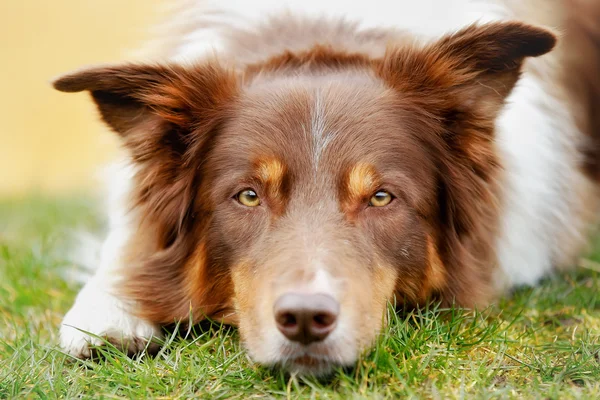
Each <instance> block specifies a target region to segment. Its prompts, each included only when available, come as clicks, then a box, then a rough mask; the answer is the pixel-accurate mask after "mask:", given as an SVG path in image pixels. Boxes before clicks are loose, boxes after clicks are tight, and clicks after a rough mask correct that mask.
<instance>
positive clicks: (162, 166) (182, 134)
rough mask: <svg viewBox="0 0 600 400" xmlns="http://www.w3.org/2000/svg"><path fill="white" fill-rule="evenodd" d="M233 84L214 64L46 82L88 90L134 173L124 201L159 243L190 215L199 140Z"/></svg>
mask: <svg viewBox="0 0 600 400" xmlns="http://www.w3.org/2000/svg"><path fill="white" fill-rule="evenodd" d="M237 85H238V84H237V78H236V76H235V75H234V73H233V72H231V71H227V70H225V69H223V68H221V67H220V66H219V65H217V64H216V63H214V62H208V63H205V64H201V65H195V66H181V65H166V66H165V65H163V66H161V65H144V64H126V65H118V66H108V67H96V68H90V69H85V70H82V71H78V72H74V73H71V74H68V75H65V76H63V77H61V78H58V79H57V80H56V81H55V82H54V87H55V88H56V89H58V90H60V91H63V92H81V91H89V92H90V93H91V95H92V97H93V99H94V101H95V102H96V105H97V106H98V109H99V111H100V114H101V115H102V118H103V119H104V121H105V122H106V123H107V124H108V125H109V126H110V127H111V128H112V129H113V130H115V131H116V132H117V133H118V134H119V135H120V136H121V137H122V139H123V142H124V145H125V148H127V149H128V150H129V153H130V156H131V161H132V162H133V163H134V164H135V165H136V170H137V173H136V177H135V180H136V184H135V185H134V192H133V193H132V199H133V201H134V202H135V203H136V204H137V205H138V206H139V207H141V210H142V214H144V215H145V217H146V218H145V220H147V221H150V222H152V223H153V224H154V225H155V226H154V227H153V230H154V231H156V232H158V236H159V243H160V245H161V246H162V247H167V246H170V245H171V244H173V243H174V241H175V240H176V239H177V233H178V232H181V231H182V230H183V229H184V223H185V222H186V221H188V220H191V219H189V218H186V216H187V215H189V213H190V212H192V211H191V209H192V205H193V202H194V196H195V192H194V182H195V180H196V179H200V177H199V175H198V165H199V164H200V163H201V160H202V155H203V152H204V151H205V148H206V146H205V143H206V142H207V141H209V140H210V138H211V137H212V134H213V132H214V131H215V130H216V129H217V127H218V125H219V124H220V122H221V121H222V120H223V119H224V118H225V116H226V114H227V112H226V108H227V107H228V106H229V105H230V104H231V103H232V101H233V97H234V96H235V95H236V93H237Z"/></svg>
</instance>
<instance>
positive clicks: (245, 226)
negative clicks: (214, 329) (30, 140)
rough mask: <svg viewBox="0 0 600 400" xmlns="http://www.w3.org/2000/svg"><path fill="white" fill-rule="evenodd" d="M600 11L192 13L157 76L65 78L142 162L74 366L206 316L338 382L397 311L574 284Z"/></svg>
mask: <svg viewBox="0 0 600 400" xmlns="http://www.w3.org/2000/svg"><path fill="white" fill-rule="evenodd" d="M596 3H597V2H594V1H593V0H553V1H547V0H527V1H516V0H514V1H513V0H452V1H444V2H441V1H434V0H425V1H421V2H416V1H408V0H401V1H398V0H396V1H391V0H373V1H370V2H356V3H351V2H341V1H313V0H305V1H302V2H300V1H279V0H257V1H234V0H220V1H216V0H214V1H208V0H207V1H202V0H194V1H186V2H184V4H182V6H181V7H180V10H179V11H178V12H177V13H176V14H175V15H174V16H173V18H172V21H173V22H174V23H173V24H172V26H171V27H170V28H169V29H167V31H166V33H165V34H164V36H163V37H162V38H160V40H161V43H159V44H160V45H159V46H157V47H158V48H159V49H160V50H159V51H158V52H157V53H158V54H157V56H158V57H159V58H160V60H159V61H158V62H156V63H132V64H124V65H112V66H99V67H92V68H87V69H84V70H81V71H77V72H74V73H71V74H68V75H65V76H63V77H61V78H59V79H58V80H56V81H55V82H54V86H55V87H56V89H58V90H61V91H64V92H80V91H88V92H90V93H91V95H92V98H93V100H94V101H95V103H96V104H97V106H98V109H99V111H100V114H101V116H102V119H103V120H104V121H105V122H106V124H108V125H109V126H110V127H111V128H112V129H113V130H114V131H115V132H116V133H117V134H118V135H119V136H120V137H121V139H122V142H123V146H124V148H125V149H126V150H127V152H128V157H127V159H126V160H124V161H123V162H122V164H121V167H120V169H119V171H118V173H116V174H115V175H114V176H113V177H112V178H111V180H110V182H109V183H110V185H109V186H110V188H109V190H110V198H111V201H110V204H109V218H110V232H109V233H108V236H107V237H106V240H105V242H104V245H103V248H102V254H101V259H100V261H99V266H98V269H97V272H96V274H95V276H94V277H93V278H92V279H91V280H90V281H89V282H87V284H86V285H85V287H84V288H83V289H82V290H81V292H80V294H79V295H78V297H77V300H76V302H75V304H74V306H73V308H72V309H71V310H70V311H69V312H68V313H67V315H66V316H65V318H64V321H63V325H62V327H61V345H62V347H63V348H64V349H65V351H67V352H68V353H70V354H72V355H74V356H77V357H88V356H90V354H91V353H90V349H91V347H92V346H94V345H98V344H101V343H102V341H101V340H100V339H99V338H102V337H104V338H107V339H108V340H110V341H111V342H113V343H117V344H119V345H121V346H123V347H124V348H125V349H126V350H127V351H129V352H131V353H135V352H139V351H141V350H143V349H144V348H145V346H146V345H147V343H148V341H149V340H151V339H152V337H160V336H161V334H162V333H161V326H162V325H167V324H172V323H174V322H184V323H185V322H189V320H190V315H191V320H192V321H191V322H193V323H196V322H199V321H201V320H203V319H205V318H211V319H213V320H217V321H222V322H224V323H227V324H234V325H237V326H238V327H239V330H240V333H241V337H242V339H243V342H244V345H245V347H246V348H247V350H248V352H249V354H250V356H251V357H252V358H253V359H254V360H256V361H257V362H259V363H262V364H265V365H272V366H280V367H283V368H285V369H287V370H289V371H293V372H299V373H307V374H325V373H327V372H329V371H330V370H331V369H332V367H335V366H347V365H352V364H353V363H354V362H355V360H356V359H357V356H358V355H359V354H360V352H361V351H362V350H364V349H367V348H368V347H369V346H370V345H371V344H372V343H373V341H374V339H375V338H376V337H377V334H378V333H379V332H380V330H381V328H382V325H383V324H384V323H385V320H384V313H385V307H386V304H387V303H388V302H389V301H395V302H396V303H397V304H398V306H399V307H403V306H411V307H412V306H418V305H422V304H424V303H425V302H427V301H432V300H435V301H439V302H441V303H442V304H453V303H456V304H458V305H461V306H465V307H477V306H484V305H486V304H488V303H489V302H491V301H493V300H494V299H495V298H496V297H497V296H499V295H501V294H502V293H505V292H506V291H507V290H508V289H510V288H512V287H515V286H518V285H531V284H535V283H536V282H538V281H539V280H540V279H541V278H543V277H544V276H547V275H548V274H550V273H551V272H552V271H553V270H555V269H557V268H566V267H569V266H571V265H574V261H575V260H576V258H577V256H578V255H579V254H580V253H581V252H582V251H583V250H584V249H585V247H586V243H587V238H588V237H589V235H590V233H591V231H592V230H593V228H594V226H595V224H596V222H597V221H596V220H597V215H598V211H599V210H600V203H599V200H600V197H599V187H598V178H599V177H600V159H599V158H598V154H599V152H600V147H599V145H600V113H599V111H600V110H599V107H598V104H599V102H600V28H598V26H599V25H600V5H597V4H596ZM88 333H91V334H93V335H94V336H90V335H88Z"/></svg>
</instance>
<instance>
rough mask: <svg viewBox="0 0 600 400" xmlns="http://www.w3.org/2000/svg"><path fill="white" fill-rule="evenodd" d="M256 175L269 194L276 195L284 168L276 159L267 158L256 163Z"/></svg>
mask: <svg viewBox="0 0 600 400" xmlns="http://www.w3.org/2000/svg"><path fill="white" fill-rule="evenodd" d="M256 174H257V176H258V178H259V179H260V180H261V181H262V182H263V183H264V184H265V186H267V187H268V188H269V189H268V190H269V194H271V195H277V194H278V192H279V191H280V189H281V184H282V182H283V175H284V174H285V166H284V165H283V163H282V162H281V161H279V160H278V159H276V158H267V159H264V160H260V161H258V163H257V166H256Z"/></svg>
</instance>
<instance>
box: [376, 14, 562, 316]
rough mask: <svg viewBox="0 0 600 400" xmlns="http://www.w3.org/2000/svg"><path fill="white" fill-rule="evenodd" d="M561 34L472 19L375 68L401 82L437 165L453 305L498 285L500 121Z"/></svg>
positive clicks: (442, 243)
mask: <svg viewBox="0 0 600 400" xmlns="http://www.w3.org/2000/svg"><path fill="white" fill-rule="evenodd" d="M555 43H556V38H555V37H554V35H553V34H552V33H550V32H548V31H546V30H544V29H541V28H537V27H533V26H529V25H525V24H522V23H518V22H509V23H492V24H487V25H482V26H476V25H473V26H469V27H467V28H465V29H463V30H461V31H459V32H457V33H455V34H451V35H448V36H446V37H443V38H442V39H440V40H439V41H437V42H434V43H432V44H429V45H427V46H425V47H418V46H409V47H404V48H396V49H392V50H390V51H388V53H387V54H386V56H385V57H384V59H383V60H382V61H381V62H380V63H378V64H377V63H376V64H375V68H376V73H377V74H378V75H379V76H380V77H381V78H383V79H384V80H385V81H386V82H388V84H389V85H390V86H391V87H392V88H394V89H395V90H396V92H397V95H398V99H399V101H398V107H399V112H402V113H403V115H410V116H411V117H410V118H407V121H409V120H410V121H412V122H407V124H411V125H412V126H409V127H408V128H409V129H411V132H413V134H414V135H415V137H416V138H417V140H419V141H421V142H422V143H423V144H424V146H426V148H428V149H429V150H430V153H431V154H432V156H433V157H434V158H435V162H436V166H437V168H438V172H437V179H438V194H437V199H436V200H437V205H438V206H437V209H438V216H437V218H435V219H434V222H433V223H434V224H436V229H435V230H436V231H437V232H439V234H438V237H436V239H435V240H436V243H435V245H436V249H438V250H439V254H440V257H441V259H442V262H443V264H444V266H445V267H446V269H447V270H448V271H447V276H448V279H449V282H448V284H447V287H446V289H444V290H443V293H441V295H442V298H443V300H444V301H445V302H447V303H452V302H453V301H458V302H459V303H460V304H465V305H474V304H478V303H485V301H486V300H489V295H490V293H493V288H492V287H488V285H489V283H490V282H491V281H492V275H491V274H492V272H491V271H492V270H493V269H492V266H493V265H494V263H495V259H494V258H493V257H494V248H495V228H494V227H496V226H497V224H498V218H499V217H498V212H499V211H498V204H499V186H498V177H499V174H500V171H501V165H500V161H501V160H500V159H499V158H498V152H497V151H496V148H495V142H494V132H495V126H496V119H497V117H498V114H499V112H500V110H501V109H502V106H503V104H504V102H505V99H506V97H507V96H508V95H509V94H510V93H511V90H512V89H513V88H514V86H515V84H516V83H517V81H518V79H519V76H520V73H521V69H522V66H523V62H524V61H525V59H526V58H527V57H536V56H540V55H542V54H545V53H547V52H549V51H550V50H551V49H552V48H553V47H554V45H555Z"/></svg>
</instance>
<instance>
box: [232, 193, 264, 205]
mask: <svg viewBox="0 0 600 400" xmlns="http://www.w3.org/2000/svg"><path fill="white" fill-rule="evenodd" d="M236 198H237V201H239V203H240V204H242V205H244V206H246V207H256V206H259V205H260V197H258V195H257V194H256V192H255V191H254V190H252V189H245V190H242V191H241V192H239V193H238V194H237V196H236Z"/></svg>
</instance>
